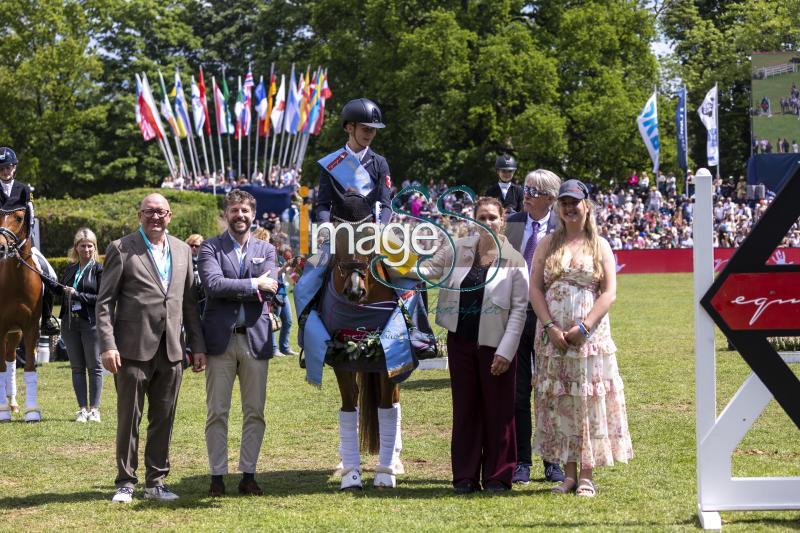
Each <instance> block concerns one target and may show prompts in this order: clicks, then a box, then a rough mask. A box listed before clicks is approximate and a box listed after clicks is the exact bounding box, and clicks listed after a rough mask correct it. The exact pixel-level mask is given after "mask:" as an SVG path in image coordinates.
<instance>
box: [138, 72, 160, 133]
mask: <svg viewBox="0 0 800 533" xmlns="http://www.w3.org/2000/svg"><path fill="white" fill-rule="evenodd" d="M134 113H135V115H136V125H137V126H139V131H141V132H142V137H144V140H145V141H149V140H151V139H153V138H154V137H156V136H158V133H157V132H158V127H157V126H156V121H155V119H154V118H153V117H152V115H151V112H150V107H149V106H148V105H147V102H145V99H144V95H143V94H142V81H141V79H139V75H138V74H137V75H136V105H135V106H134Z"/></svg>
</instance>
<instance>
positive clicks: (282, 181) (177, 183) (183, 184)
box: [161, 166, 301, 192]
mask: <svg viewBox="0 0 800 533" xmlns="http://www.w3.org/2000/svg"><path fill="white" fill-rule="evenodd" d="M300 178H301V171H300V169H298V168H295V167H293V166H292V167H278V166H276V167H273V168H272V170H271V171H267V175H266V176H265V175H264V173H263V172H261V171H259V170H258V169H255V170H254V171H253V173H252V175H251V176H250V179H248V178H247V176H246V175H245V174H240V175H239V177H238V178H237V177H236V172H234V170H233V168H231V167H230V166H229V167H228V168H227V170H226V171H225V172H224V173H223V172H222V171H221V170H220V171H217V172H210V173H209V172H204V173H203V174H200V175H199V176H196V175H192V174H191V173H187V174H186V175H185V176H184V175H182V174H178V175H177V176H172V175H170V176H167V177H166V178H164V181H163V182H162V183H161V188H162V189H185V190H198V189H208V188H213V187H215V186H216V187H217V188H220V189H223V190H225V191H226V192H227V191H229V190H231V189H233V188H235V187H241V186H243V185H255V186H258V187H268V188H272V189H280V188H283V187H293V188H297V187H299V185H298V184H299V183H300Z"/></svg>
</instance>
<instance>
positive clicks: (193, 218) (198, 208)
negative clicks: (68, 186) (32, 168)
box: [35, 189, 222, 257]
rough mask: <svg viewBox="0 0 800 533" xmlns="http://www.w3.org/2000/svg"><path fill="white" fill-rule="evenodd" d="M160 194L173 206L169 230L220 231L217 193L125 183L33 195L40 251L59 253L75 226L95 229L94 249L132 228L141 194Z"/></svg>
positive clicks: (177, 233) (101, 249)
mask: <svg viewBox="0 0 800 533" xmlns="http://www.w3.org/2000/svg"><path fill="white" fill-rule="evenodd" d="M152 192H159V193H161V194H163V195H164V196H165V197H166V198H167V200H168V201H169V204H170V209H171V210H172V212H173V215H172V222H170V225H169V232H170V234H171V235H173V236H175V237H178V238H179V239H185V238H186V237H188V236H189V235H191V234H192V233H199V234H201V235H203V236H204V237H209V236H211V235H215V234H216V233H218V232H219V231H220V223H219V217H220V213H221V209H222V196H216V197H215V196H214V195H211V194H208V193H202V192H193V191H177V190H173V189H131V190H128V191H121V192H117V193H112V194H98V195H96V196H91V197H89V198H85V199H73V198H64V199H60V200H48V199H44V198H43V199H39V200H36V201H35V209H36V216H37V218H39V220H40V223H41V231H40V236H41V245H42V251H43V253H44V254H45V255H46V256H56V257H58V256H63V255H66V253H67V251H68V250H69V249H70V247H71V246H72V239H73V238H74V236H75V232H77V231H78V229H80V228H82V227H88V228H89V229H91V230H92V231H94V232H95V234H96V235H97V244H98V247H99V252H100V253H101V254H102V253H104V252H105V249H106V247H107V246H108V244H109V243H110V242H111V241H113V240H115V239H118V238H120V237H122V236H123V235H127V234H128V233H131V232H133V231H135V230H136V228H137V227H138V225H139V221H138V218H137V213H138V211H139V203H140V202H141V201H142V198H144V197H145V196H147V195H148V194H149V193H152Z"/></svg>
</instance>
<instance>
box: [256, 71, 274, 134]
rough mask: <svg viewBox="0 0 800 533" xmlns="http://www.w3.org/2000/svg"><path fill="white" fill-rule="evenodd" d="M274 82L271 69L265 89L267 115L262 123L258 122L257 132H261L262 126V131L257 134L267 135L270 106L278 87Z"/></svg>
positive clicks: (271, 106) (270, 114) (270, 115)
mask: <svg viewBox="0 0 800 533" xmlns="http://www.w3.org/2000/svg"><path fill="white" fill-rule="evenodd" d="M275 82H276V76H275V71H274V70H272V71H271V72H270V76H269V89H268V90H267V115H266V116H265V117H264V121H263V124H261V123H259V132H261V130H262V128H263V133H259V134H260V135H263V136H268V135H269V123H270V119H271V117H272V108H273V104H274V103H275V94H276V93H277V92H278V87H277V85H276V83H275Z"/></svg>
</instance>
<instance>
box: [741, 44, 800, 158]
mask: <svg viewBox="0 0 800 533" xmlns="http://www.w3.org/2000/svg"><path fill="white" fill-rule="evenodd" d="M794 57H797V54H793V53H784V54H769V55H759V54H756V55H753V63H752V71H753V72H755V71H756V70H757V69H759V68H761V67H766V66H773V65H779V64H783V63H788V62H789V61H790V60H791V59H792V58H794ZM792 83H794V84H796V85H797V86H798V87H800V72H790V73H786V74H779V75H777V76H772V77H769V78H767V79H766V80H755V79H754V80H753V81H752V84H753V87H752V90H753V100H752V103H753V107H754V108H756V109H759V106H760V104H761V99H762V98H764V96H766V97H767V98H769V101H770V103H771V104H772V106H771V107H772V116H771V117H767V116H766V115H764V116H753V117H752V119H753V136H754V137H756V138H757V139H768V140H769V142H770V143H772V145H773V152H774V153H776V152H777V148H776V147H775V143H776V141H777V139H778V137H780V138H781V139H783V138H787V139H789V143H790V144H791V143H792V141H793V140H797V141H798V142H800V120H798V119H797V116H795V115H791V114H787V115H782V114H781V106H780V102H781V98H789V95H790V89H791V87H792Z"/></svg>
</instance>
